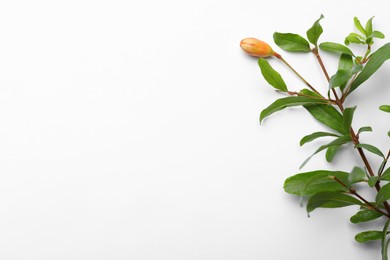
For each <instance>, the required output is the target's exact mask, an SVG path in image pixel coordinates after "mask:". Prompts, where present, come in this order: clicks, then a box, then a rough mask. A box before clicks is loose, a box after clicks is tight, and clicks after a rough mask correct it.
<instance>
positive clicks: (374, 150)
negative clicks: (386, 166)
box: [355, 144, 385, 158]
mask: <svg viewBox="0 0 390 260" xmlns="http://www.w3.org/2000/svg"><path fill="white" fill-rule="evenodd" d="M355 147H356V148H359V147H360V148H363V149H365V150H367V151H369V152H371V153H373V154H376V155H378V156H380V157H382V158H384V157H385V156H384V155H383V153H382V152H381V150H379V149H378V148H377V147H375V146H373V145H371V144H357V145H355Z"/></svg>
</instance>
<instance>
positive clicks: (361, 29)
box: [353, 17, 367, 35]
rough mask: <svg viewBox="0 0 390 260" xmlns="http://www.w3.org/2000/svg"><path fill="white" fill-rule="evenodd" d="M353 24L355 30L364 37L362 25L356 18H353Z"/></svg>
mask: <svg viewBox="0 0 390 260" xmlns="http://www.w3.org/2000/svg"><path fill="white" fill-rule="evenodd" d="M353 23H354V24H355V27H356V29H358V30H359V31H360V32H361V33H362V34H364V35H366V34H367V33H366V30H365V29H364V28H363V26H362V24H361V23H360V21H359V19H358V18H357V17H354V18H353Z"/></svg>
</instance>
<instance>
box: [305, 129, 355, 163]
mask: <svg viewBox="0 0 390 260" xmlns="http://www.w3.org/2000/svg"><path fill="white" fill-rule="evenodd" d="M350 141H351V137H350V136H349V135H343V136H340V137H338V138H336V139H335V140H333V141H332V142H330V143H328V144H325V145H322V146H320V148H318V149H317V150H316V151H315V152H314V153H313V154H312V155H311V156H309V157H308V158H307V159H306V160H305V161H304V162H303V163H302V165H301V166H300V167H299V169H301V168H302V167H303V166H305V165H306V163H307V162H308V161H309V160H310V159H311V158H312V157H313V156H314V155H316V154H317V153H319V152H321V151H323V150H325V149H327V148H329V147H332V146H341V145H343V144H346V143H349V142H350Z"/></svg>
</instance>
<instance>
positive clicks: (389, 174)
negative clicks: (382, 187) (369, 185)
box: [380, 168, 390, 181]
mask: <svg viewBox="0 0 390 260" xmlns="http://www.w3.org/2000/svg"><path fill="white" fill-rule="evenodd" d="M380 179H381V180H383V181H390V168H387V169H386V170H385V171H384V172H383V173H382V175H381V177H380Z"/></svg>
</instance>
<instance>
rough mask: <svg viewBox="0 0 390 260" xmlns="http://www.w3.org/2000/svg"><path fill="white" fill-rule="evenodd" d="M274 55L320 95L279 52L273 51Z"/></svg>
mask: <svg viewBox="0 0 390 260" xmlns="http://www.w3.org/2000/svg"><path fill="white" fill-rule="evenodd" d="M274 56H275V57H276V58H278V59H279V60H280V61H282V62H283V63H284V64H285V65H286V66H287V67H288V68H289V69H290V70H292V72H294V73H295V75H297V76H298V77H299V78H300V79H301V80H302V81H303V82H304V83H305V84H306V85H307V86H308V87H309V88H310V89H311V90H313V91H314V92H315V93H317V94H318V95H320V96H321V97H322V95H321V93H319V92H318V91H317V90H316V89H315V88H314V87H313V86H312V85H310V83H309V82H307V80H305V79H304V78H303V77H302V76H301V75H300V74H299V73H298V72H297V71H296V70H295V69H294V68H293V67H292V66H291V65H290V64H289V63H288V62H287V61H286V60H285V59H283V57H282V56H281V55H280V54H277V53H274Z"/></svg>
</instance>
